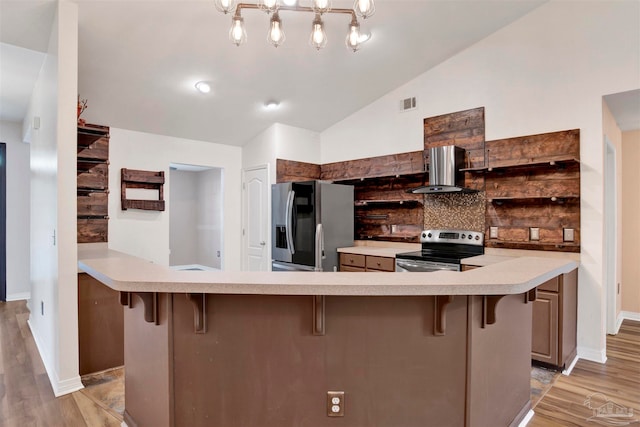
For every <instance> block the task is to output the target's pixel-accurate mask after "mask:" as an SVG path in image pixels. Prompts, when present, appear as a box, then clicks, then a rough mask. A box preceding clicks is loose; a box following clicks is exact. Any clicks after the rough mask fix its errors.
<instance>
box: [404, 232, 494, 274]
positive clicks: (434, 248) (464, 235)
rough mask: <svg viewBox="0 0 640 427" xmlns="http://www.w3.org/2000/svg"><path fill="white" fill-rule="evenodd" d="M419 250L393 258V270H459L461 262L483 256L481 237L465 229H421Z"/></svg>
mask: <svg viewBox="0 0 640 427" xmlns="http://www.w3.org/2000/svg"><path fill="white" fill-rule="evenodd" d="M420 243H422V250H420V251H416V252H405V253H399V254H397V255H396V271H399V272H408V271H420V272H422V271H438V270H450V271H460V269H461V268H460V266H461V261H462V259H464V258H469V257H472V256H476V255H482V254H484V234H483V233H480V232H477V231H469V230H424V231H423V232H422V233H421V234H420Z"/></svg>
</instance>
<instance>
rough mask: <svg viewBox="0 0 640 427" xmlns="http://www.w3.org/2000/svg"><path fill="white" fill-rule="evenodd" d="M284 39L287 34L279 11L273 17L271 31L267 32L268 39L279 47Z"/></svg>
mask: <svg viewBox="0 0 640 427" xmlns="http://www.w3.org/2000/svg"><path fill="white" fill-rule="evenodd" d="M284 39H285V34H284V30H283V29H282V22H281V21H280V16H279V15H278V12H276V13H274V14H273V16H272V17H271V27H270V28H269V33H268V34H267V40H268V41H269V43H271V44H272V45H274V46H275V47H278V46H280V45H281V44H282V43H284Z"/></svg>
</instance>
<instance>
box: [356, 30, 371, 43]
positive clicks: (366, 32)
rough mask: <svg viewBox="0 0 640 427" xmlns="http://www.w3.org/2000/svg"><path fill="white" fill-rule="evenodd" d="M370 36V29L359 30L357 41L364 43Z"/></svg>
mask: <svg viewBox="0 0 640 427" xmlns="http://www.w3.org/2000/svg"><path fill="white" fill-rule="evenodd" d="M370 38H371V31H369V30H362V31H361V32H360V37H358V42H359V43H364V42H366V41H367V40H369V39H370Z"/></svg>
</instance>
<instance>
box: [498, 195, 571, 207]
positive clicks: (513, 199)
mask: <svg viewBox="0 0 640 427" xmlns="http://www.w3.org/2000/svg"><path fill="white" fill-rule="evenodd" d="M579 198H580V196H578V195H574V194H572V195H568V196H519V197H509V196H501V197H489V196H487V203H495V204H498V205H500V204H503V203H518V202H526V201H531V202H544V201H548V202H553V203H564V202H566V201H567V200H574V199H579Z"/></svg>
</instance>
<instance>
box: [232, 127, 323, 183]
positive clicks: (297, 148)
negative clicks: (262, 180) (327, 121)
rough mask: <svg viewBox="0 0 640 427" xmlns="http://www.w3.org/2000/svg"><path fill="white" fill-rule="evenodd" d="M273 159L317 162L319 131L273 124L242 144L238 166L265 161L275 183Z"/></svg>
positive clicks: (271, 179) (318, 156)
mask: <svg viewBox="0 0 640 427" xmlns="http://www.w3.org/2000/svg"><path fill="white" fill-rule="evenodd" d="M276 159H285V160H295V161H297V162H306V163H316V164H320V134H319V133H318V132H314V131H310V130H307V129H302V128H298V127H294V126H288V125H283V124H282V123H275V124H274V125H273V126H271V127H269V128H268V129H266V130H265V131H264V132H262V133H261V134H259V135H258V136H256V137H255V138H253V139H252V140H251V141H249V142H247V143H246V144H245V145H244V146H243V147H242V167H243V168H244V169H247V168H252V167H255V166H260V165H265V164H268V165H269V168H270V169H269V170H270V173H269V179H270V182H271V183H275V182H276Z"/></svg>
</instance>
